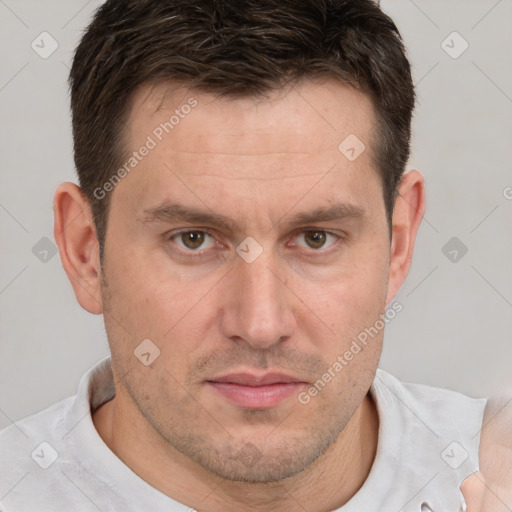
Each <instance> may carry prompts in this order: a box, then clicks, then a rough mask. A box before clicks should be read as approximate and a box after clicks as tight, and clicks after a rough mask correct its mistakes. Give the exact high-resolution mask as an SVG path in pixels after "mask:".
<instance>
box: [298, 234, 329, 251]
mask: <svg viewBox="0 0 512 512" xmlns="http://www.w3.org/2000/svg"><path fill="white" fill-rule="evenodd" d="M300 237H304V240H305V242H306V245H302V244H299V245H300V246H301V247H307V248H309V249H322V248H325V247H326V242H328V239H329V237H331V238H332V239H334V240H333V242H332V243H330V244H327V247H330V246H331V245H332V244H333V243H334V242H335V241H336V240H335V239H336V238H337V237H336V235H333V234H332V233H328V232H327V231H322V230H311V231H304V232H303V233H301V234H300V235H299V238H300Z"/></svg>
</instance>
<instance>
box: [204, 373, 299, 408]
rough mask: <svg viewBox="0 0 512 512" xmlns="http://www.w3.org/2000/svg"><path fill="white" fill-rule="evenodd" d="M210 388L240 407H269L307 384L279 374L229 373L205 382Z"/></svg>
mask: <svg viewBox="0 0 512 512" xmlns="http://www.w3.org/2000/svg"><path fill="white" fill-rule="evenodd" d="M206 384H207V385H208V386H210V388H212V389H213V390H214V391H215V392H216V393H218V394H220V395H221V396H222V397H223V398H224V399H227V400H228V401H229V402H231V403H232V404H234V405H237V406H238V407H241V408H244V409H269V408H272V407H277V406H278V405H279V404H281V403H282V402H283V401H284V400H285V399H287V398H289V397H291V396H292V395H294V394H297V393H298V392H299V391H300V390H301V389H302V388H303V387H304V386H305V385H306V384H307V383H306V382H303V381H301V380H300V379H298V378H296V377H293V376H291V375H286V374H283V373H275V372H274V373H266V374H263V375H255V374H250V373H232V374H229V375H224V376H221V377H215V378H214V379H212V380H208V381H207V382H206Z"/></svg>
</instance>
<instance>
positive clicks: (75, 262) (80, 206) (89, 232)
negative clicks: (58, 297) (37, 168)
mask: <svg viewBox="0 0 512 512" xmlns="http://www.w3.org/2000/svg"><path fill="white" fill-rule="evenodd" d="M53 212H54V218H55V222H54V236H55V240H56V242H57V245H58V247H59V253H60V258H61V261H62V266H63V267H64V270H65V271H66V274H67V276H68V278H69V280H70V282H71V285H72V286H73V290H74V292H75V296H76V298H77V300H78V302H79V303H80V305H81V306H82V307H83V308H84V309H85V310H86V311H89V313H93V314H101V313H102V311H103V307H102V302H101V287H100V262H99V249H98V242H97V237H96V228H95V226H94V221H93V217H92V213H91V210H90V206H89V204H88V202H87V199H86V198H85V197H84V196H83V194H82V190H81V188H80V187H79V186H78V185H75V184H74V183H69V182H68V183H62V184H61V185H59V187H58V188H57V190H56V192H55V197H54V201H53Z"/></svg>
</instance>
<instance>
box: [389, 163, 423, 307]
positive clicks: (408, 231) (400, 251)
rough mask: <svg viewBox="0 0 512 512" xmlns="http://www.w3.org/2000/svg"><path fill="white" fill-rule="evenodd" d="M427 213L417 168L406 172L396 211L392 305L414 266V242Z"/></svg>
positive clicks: (390, 267) (394, 219)
mask: <svg viewBox="0 0 512 512" xmlns="http://www.w3.org/2000/svg"><path fill="white" fill-rule="evenodd" d="M424 213H425V185H424V180H423V176H422V174H421V173H420V172H418V171H409V172H407V173H406V174H404V175H403V177H402V180H401V182H400V185H399V186H398V197H397V199H396V202H395V207H394V210H393V234H392V238H391V249H390V258H389V272H388V294H387V297H386V305H387V304H389V303H390V302H391V301H392V300H393V298H394V297H395V295H396V294H397V293H398V290H399V289H400V287H401V286H402V284H403V282H404V281H405V278H406V277H407V274H408V273H409V269H410V268H411V262H412V254H413V251H414V241H415V240H416V233H417V232H418V228H419V225H420V223H421V219H422V218H423V214H424Z"/></svg>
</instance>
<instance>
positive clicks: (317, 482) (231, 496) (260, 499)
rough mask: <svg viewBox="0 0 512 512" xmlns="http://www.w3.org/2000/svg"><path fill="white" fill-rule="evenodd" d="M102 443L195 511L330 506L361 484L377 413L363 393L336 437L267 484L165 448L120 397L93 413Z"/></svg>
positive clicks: (371, 451) (371, 448)
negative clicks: (223, 473)
mask: <svg viewBox="0 0 512 512" xmlns="http://www.w3.org/2000/svg"><path fill="white" fill-rule="evenodd" d="M93 422H94V425H95V427H96V430H97V431H98V433H99V435H100V436H101V438H102V439H103V441H104V442H105V444H107V446H108V447H109V448H110V449H111V450H112V451H113V452H114V453H115V454H116V455H117V457H118V458H119V459H121V460H122V461H123V462H124V463H125V464H126V465H127V466H128V467H129V468H130V469H131V470H132V471H133V472H135V473H136V474H137V475H138V476H139V477H140V478H142V479H143V480H145V481H146V482H147V483H148V484H149V485H151V486H153V487H154V488H156V489H158V490H159V491H161V492H162V493H164V494H166V495H168V496H169V497H171V498H172V499H174V500H176V501H179V502H181V503H183V504H186V505H187V506H190V507H193V508H195V509H196V510H208V511H212V512H217V511H218V512H220V511H222V512H226V511H228V512H230V511H233V512H234V511H237V512H239V511H254V510H257V511H259V512H266V511H270V510H272V511H273V510H276V508H278V509H279V510H282V511H284V512H287V511H296V510H297V508H302V509H305V510H313V509H314V510H318V511H329V510H335V509H337V508H339V507H341V506H343V505H344V504H345V503H347V501H349V500H350V499H351V498H352V497H353V496H354V494H356V492H357V491H358V490H359V489H360V487H361V486H362V485H363V483H364V481H365V480H366V478H367V477H368V474H369V472H370V469H371V466H372V464H373V461H374V459H375V453H376V449H377V439H378V424H379V419H378V414H377V409H376V406H375V403H374V402H373V400H372V398H371V397H370V396H369V395H367V396H366V397H365V398H364V400H363V402H362V403H361V405H360V406H359V407H358V409H357V410H356V412H355V413H354V415H353V416H352V418H351V419H350V421H349V422H348V424H347V426H346V428H345V429H344V430H343V432H342V433H341V434H340V436H339V437H338V438H337V440H336V441H335V442H334V443H333V444H332V445H331V446H330V447H329V448H328V449H327V450H326V451H325V452H324V453H323V454H322V455H321V456H320V457H318V458H317V459H316V461H314V462H313V463H312V464H311V465H310V466H309V467H308V468H307V469H306V470H304V471H302V472H301V473H299V474H297V475H295V476H293V477H290V478H287V479H285V480H282V481H280V482H274V483H270V484H268V483H267V484H259V483H258V484H247V483H243V482H233V481H228V480H225V479H223V478H221V477H218V476H216V475H214V474H212V473H210V472H209V471H206V470H205V469H204V468H202V467H201V466H199V465H197V464H196V463H195V462H193V461H191V460H190V459H189V458H188V457H185V456H184V455H183V454H181V453H180V452H178V451H176V450H174V449H173V448H172V447H170V446H169V445H168V444H167V443H166V442H165V441H164V440H163V439H162V438H161V437H160V436H159V435H158V434H157V433H156V432H155V431H154V430H153V429H152V428H151V426H150V425H149V424H148V423H147V422H146V421H145V419H144V418H143V417H142V416H141V415H140V413H138V410H134V409H132V408H130V407H129V404H126V405H125V403H123V404H122V405H121V404H120V403H119V396H116V397H115V398H114V399H113V400H111V401H110V402H107V403H106V404H104V405H103V406H102V407H100V408H99V409H98V410H97V411H95V413H94V414H93Z"/></svg>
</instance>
